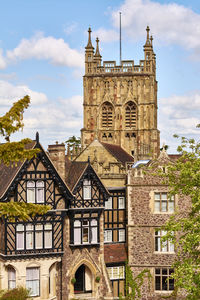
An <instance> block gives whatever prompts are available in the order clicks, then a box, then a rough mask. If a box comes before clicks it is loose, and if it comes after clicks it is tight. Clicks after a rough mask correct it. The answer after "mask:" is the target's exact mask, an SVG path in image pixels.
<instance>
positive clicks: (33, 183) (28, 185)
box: [27, 181, 35, 187]
mask: <svg viewBox="0 0 200 300" xmlns="http://www.w3.org/2000/svg"><path fill="white" fill-rule="evenodd" d="M27 187H35V182H34V181H28V182H27Z"/></svg>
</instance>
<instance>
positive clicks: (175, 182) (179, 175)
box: [162, 136, 200, 300]
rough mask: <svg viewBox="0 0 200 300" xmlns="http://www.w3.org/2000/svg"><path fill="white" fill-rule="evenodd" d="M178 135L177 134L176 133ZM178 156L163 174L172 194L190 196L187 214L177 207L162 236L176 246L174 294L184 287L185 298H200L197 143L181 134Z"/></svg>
mask: <svg viewBox="0 0 200 300" xmlns="http://www.w3.org/2000/svg"><path fill="white" fill-rule="evenodd" d="M175 137H178V136H175ZM177 150H178V152H179V154H181V156H180V158H179V159H178V160H177V161H176V162H175V163H170V164H169V166H168V168H167V172H166V173H165V174H162V177H163V179H164V182H165V183H167V184H168V185H169V187H170V193H171V195H176V194H178V195H179V198H180V199H183V201H184V199H186V198H187V199H188V200H189V199H190V206H189V207H188V211H187V213H186V214H183V213H181V212H179V211H176V213H175V214H174V215H173V216H172V217H171V218H170V219H169V221H168V222H167V223H166V225H165V226H164V227H163V229H164V230H166V231H167V234H166V236H165V237H164V240H167V239H171V240H172V241H173V242H174V244H175V248H176V250H177V258H176V260H175V263H174V266H173V267H174V274H173V275H172V277H173V278H174V280H175V291H174V293H173V294H174V296H175V298H176V295H178V293H179V291H180V290H182V289H184V290H185V291H186V294H187V295H186V297H185V299H190V300H199V299H200V143H199V142H195V140H194V139H186V138H184V137H182V138H181V145H180V146H179V147H178V149H177Z"/></svg>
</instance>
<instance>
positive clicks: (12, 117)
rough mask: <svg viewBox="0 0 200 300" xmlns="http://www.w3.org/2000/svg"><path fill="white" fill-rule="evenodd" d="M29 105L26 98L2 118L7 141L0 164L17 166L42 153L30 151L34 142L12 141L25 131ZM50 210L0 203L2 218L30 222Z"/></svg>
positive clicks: (0, 132)
mask: <svg viewBox="0 0 200 300" xmlns="http://www.w3.org/2000/svg"><path fill="white" fill-rule="evenodd" d="M29 104H30V97H29V96H25V97H24V98H22V99H20V100H18V101H17V102H15V103H14V104H13V106H12V107H11V108H10V110H9V111H8V112H7V113H6V114H5V115H4V116H2V117H0V136H1V137H2V138H3V139H4V140H5V143H2V144H0V162H1V163H4V164H5V165H7V166H10V165H11V166H13V165H17V163H18V162H19V161H24V160H26V159H31V158H32V157H34V156H36V155H37V153H38V152H39V151H40V150H39V149H28V145H29V144H30V143H31V142H32V140H30V139H22V140H21V141H19V142H11V141H10V136H11V135H12V134H13V133H15V132H17V131H19V130H23V127H24V123H23V113H24V110H25V109H27V108H28V106H29ZM48 210H49V206H44V205H36V204H31V203H16V202H9V203H0V217H7V218H13V217H18V218H20V219H22V220H28V218H29V216H30V215H31V216H35V215H36V214H45V213H46V212H47V211H48Z"/></svg>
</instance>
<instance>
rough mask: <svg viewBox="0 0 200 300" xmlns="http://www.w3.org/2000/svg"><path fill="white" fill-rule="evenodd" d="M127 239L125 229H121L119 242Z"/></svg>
mask: <svg viewBox="0 0 200 300" xmlns="http://www.w3.org/2000/svg"><path fill="white" fill-rule="evenodd" d="M124 241H125V229H120V230H119V242H124Z"/></svg>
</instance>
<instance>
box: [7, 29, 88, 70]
mask: <svg viewBox="0 0 200 300" xmlns="http://www.w3.org/2000/svg"><path fill="white" fill-rule="evenodd" d="M7 58H8V60H9V61H13V60H14V61H15V60H25V59H31V58H35V59H46V60H49V61H50V62H51V63H52V64H54V65H62V66H68V67H83V66H84V54H83V53H82V52H80V51H78V50H76V49H71V48H70V47H69V45H68V44H67V43H65V41H64V40H63V39H56V38H54V37H51V36H49V37H44V36H43V35H42V34H37V35H35V36H33V37H32V38H31V39H29V40H28V39H23V40H22V41H21V42H20V43H19V45H18V46H17V47H16V48H15V49H13V50H10V51H7Z"/></svg>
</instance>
